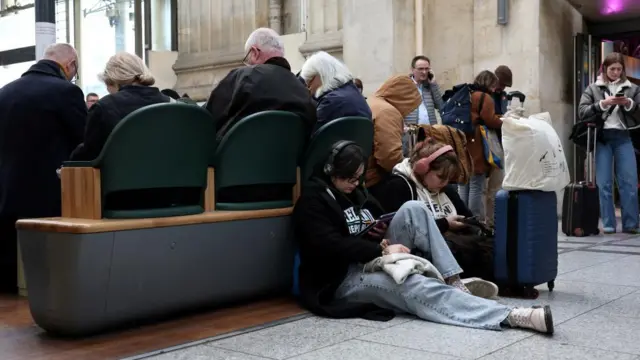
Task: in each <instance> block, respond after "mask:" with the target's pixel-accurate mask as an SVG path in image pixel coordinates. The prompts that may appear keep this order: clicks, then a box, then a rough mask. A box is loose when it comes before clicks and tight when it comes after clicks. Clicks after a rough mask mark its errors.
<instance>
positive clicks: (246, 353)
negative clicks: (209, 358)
mask: <svg viewBox="0 0 640 360" xmlns="http://www.w3.org/2000/svg"><path fill="white" fill-rule="evenodd" d="M207 347H208V348H210V349H212V350H215V349H218V350H224V351H230V352H235V353H238V354H244V355H249V356H253V357H257V358H263V359H269V360H281V359H280V358H274V357H271V356H266V355H260V354H253V353H250V352H246V351H242V350H237V349H227V348H225V347H222V346H215V345H208V344H207Z"/></svg>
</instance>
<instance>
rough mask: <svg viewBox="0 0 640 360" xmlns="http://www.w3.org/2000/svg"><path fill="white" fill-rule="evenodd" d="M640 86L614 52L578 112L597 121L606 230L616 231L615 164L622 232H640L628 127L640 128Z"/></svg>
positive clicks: (599, 179) (584, 118)
mask: <svg viewBox="0 0 640 360" xmlns="http://www.w3.org/2000/svg"><path fill="white" fill-rule="evenodd" d="M639 103H640V88H639V87H638V86H637V85H635V84H633V83H632V82H630V81H629V80H628V79H627V76H626V73H625V65H624V58H623V56H622V54H619V53H611V54H609V55H607V56H606V57H605V59H604V61H603V63H602V74H601V75H600V76H599V77H598V79H597V80H596V82H595V83H593V84H591V85H589V87H587V89H586V90H585V91H584V93H583V94H582V97H581V99H580V104H579V106H578V115H579V117H580V119H581V120H582V121H587V122H595V123H596V125H597V129H598V138H597V140H598V143H597V144H596V150H595V161H596V184H597V185H598V195H599V198H600V199H599V200H600V217H601V218H602V226H603V232H604V233H605V234H612V233H615V232H616V226H617V224H616V213H615V207H614V201H613V174H614V171H612V169H613V167H614V166H615V175H616V180H617V181H616V182H617V185H618V191H619V192H620V206H621V208H622V231H623V232H625V233H631V234H637V233H638V232H639V231H638V226H639V224H638V213H639V212H638V169H637V164H636V155H635V151H634V148H633V143H632V141H631V136H630V134H629V130H633V129H637V128H638V127H640V107H639Z"/></svg>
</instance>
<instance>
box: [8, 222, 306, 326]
mask: <svg viewBox="0 0 640 360" xmlns="http://www.w3.org/2000/svg"><path fill="white" fill-rule="evenodd" d="M18 239H19V243H20V248H21V251H22V258H23V261H24V266H25V273H26V278H27V286H28V291H29V298H28V300H29V306H30V309H31V314H32V316H33V319H34V320H35V322H36V323H37V324H38V325H39V326H40V327H42V328H43V329H45V330H46V331H48V332H50V333H54V334H58V335H66V336H83V335H89V334H93V333H97V332H101V331H104V330H107V329H110V328H114V327H117V326H122V325H123V324H128V323H131V322H133V321H137V320H150V319H154V318H159V317H164V316H167V315H170V314H172V313H176V312H180V311H187V310H191V309H195V308H199V307H203V306H214V305H218V304H226V303H232V302H238V301H242V300H245V299H250V298H252V297H254V296H257V295H261V294H265V293H270V292H276V291H284V290H287V289H288V288H290V286H291V283H292V269H293V256H294V244H293V234H292V226H291V218H290V216H284V217H275V218H263V219H253V220H238V221H229V222H216V223H207V224H196V225H184V226H175V227H162V228H152V229H141V230H126V231H117V232H105V233H95V234H67V233H47V232H37V231H31V230H29V231H27V230H19V232H18Z"/></svg>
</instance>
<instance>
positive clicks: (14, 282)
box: [0, 218, 18, 294]
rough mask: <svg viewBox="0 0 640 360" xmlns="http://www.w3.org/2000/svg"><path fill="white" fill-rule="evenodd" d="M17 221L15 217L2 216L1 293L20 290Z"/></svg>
mask: <svg viewBox="0 0 640 360" xmlns="http://www.w3.org/2000/svg"><path fill="white" fill-rule="evenodd" d="M16 221H17V219H13V218H0V293H11V294H16V293H17V292H18V256H17V254H18V241H17V233H16Z"/></svg>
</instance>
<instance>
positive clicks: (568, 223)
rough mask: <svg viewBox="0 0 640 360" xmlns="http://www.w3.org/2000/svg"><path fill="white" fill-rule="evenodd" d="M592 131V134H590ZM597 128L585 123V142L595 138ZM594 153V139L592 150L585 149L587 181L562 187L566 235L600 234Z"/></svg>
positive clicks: (563, 224) (563, 220)
mask: <svg viewBox="0 0 640 360" xmlns="http://www.w3.org/2000/svg"><path fill="white" fill-rule="evenodd" d="M592 133H593V135H592ZM597 134H598V129H597V127H596V126H595V124H588V125H587V144H590V142H591V139H594V140H595V139H596V136H597ZM595 154H596V145H595V141H594V146H593V151H588V150H587V159H586V160H585V163H586V168H587V175H586V179H587V181H580V182H578V183H571V184H569V185H567V187H565V189H564V200H563V202H562V232H563V233H564V234H565V235H567V236H589V235H598V234H600V229H598V220H599V219H600V198H599V195H598V185H596V183H595V171H594V169H593V158H595Z"/></svg>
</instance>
